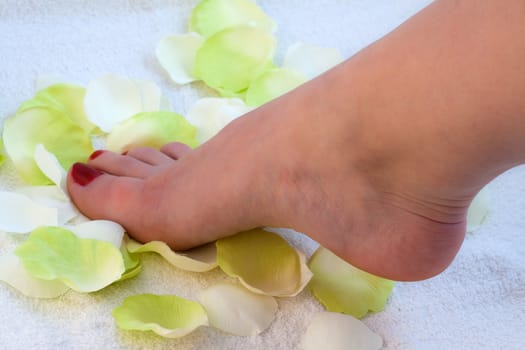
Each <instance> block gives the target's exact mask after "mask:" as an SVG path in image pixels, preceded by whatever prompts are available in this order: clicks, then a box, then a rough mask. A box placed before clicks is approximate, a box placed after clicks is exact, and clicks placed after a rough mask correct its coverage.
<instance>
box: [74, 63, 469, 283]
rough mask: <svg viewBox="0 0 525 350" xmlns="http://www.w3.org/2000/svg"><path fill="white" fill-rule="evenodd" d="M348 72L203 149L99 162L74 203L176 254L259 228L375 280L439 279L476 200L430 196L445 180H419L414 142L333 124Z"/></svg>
mask: <svg viewBox="0 0 525 350" xmlns="http://www.w3.org/2000/svg"><path fill="white" fill-rule="evenodd" d="M341 69H346V68H345V67H344V66H342V67H340V68H337V69H336V71H335V72H333V73H330V74H328V75H327V76H324V77H322V78H321V79H320V81H316V82H313V83H310V84H307V85H306V86H305V87H303V88H301V89H299V90H297V91H295V92H293V93H292V94H291V95H289V96H287V97H286V98H283V99H279V100H276V101H275V102H273V103H271V104H268V105H266V106H264V107H262V108H260V109H258V110H256V111H254V112H252V113H251V114H249V115H247V116H245V117H242V118H240V119H238V120H236V121H235V122H233V123H231V124H230V125H229V126H227V127H226V128H225V129H224V130H223V131H222V132H220V133H219V135H217V136H216V137H215V138H214V139H212V140H210V141H209V142H208V143H206V144H204V145H202V146H201V147H199V148H197V149H196V150H190V149H188V148H187V147H185V146H183V145H181V144H177V143H175V144H169V145H166V146H165V147H164V148H162V149H161V150H160V151H156V150H153V149H146V148H139V149H132V150H130V151H129V153H127V154H126V155H120V154H115V153H112V152H96V153H95V154H94V155H93V156H92V157H91V159H90V160H89V161H88V162H87V165H88V166H86V165H83V164H77V165H75V166H74V167H73V168H72V171H71V173H70V176H69V178H68V188H69V191H70V193H71V196H72V198H73V200H74V201H75V203H76V204H77V206H78V207H79V208H80V209H81V211H82V212H83V213H85V214H86V215H87V216H89V217H92V218H98V219H102V218H105V219H111V220H114V221H117V222H119V223H121V224H122V225H123V226H125V227H126V229H127V230H128V231H129V233H130V234H131V235H132V236H133V237H134V238H136V239H138V240H140V241H150V240H163V241H166V242H167V243H168V244H169V245H170V246H171V247H172V248H174V249H186V248H190V247H193V246H196V245H199V244H202V243H206V242H209V241H213V240H215V239H218V238H220V237H224V236H227V235H231V234H234V233H236V232H239V231H243V230H248V229H251V228H254V227H259V226H276V227H290V228H294V229H296V230H298V231H301V232H304V233H306V234H308V235H309V236H310V237H312V238H313V239H315V240H317V241H318V242H320V243H321V244H322V245H324V246H325V247H327V248H329V249H331V250H333V251H334V252H335V253H336V254H338V255H340V256H342V257H343V258H345V259H347V260H348V261H350V262H352V263H353V264H355V265H356V266H358V267H361V268H363V269H365V270H368V271H370V272H372V273H375V274H378V275H382V276H386V277H390V278H394V279H420V278H425V277H429V276H431V275H434V274H436V273H438V272H440V271H441V270H442V269H444V268H445V267H446V266H447V265H448V264H449V263H450V261H451V260H452V258H453V256H454V255H455V253H456V251H457V250H458V248H459V246H460V244H461V241H462V238H463V232H464V225H465V213H466V209H467V206H468V204H469V201H470V197H465V198H462V199H461V200H457V199H456V198H452V199H450V198H448V197H447V196H446V195H445V194H442V193H441V192H442V189H441V188H439V187H435V188H434V189H435V191H432V188H431V189H430V191H427V190H428V187H426V186H428V185H430V186H434V183H435V182H436V181H437V182H438V183H439V180H435V179H433V178H432V177H433V176H434V175H438V176H441V175H442V174H437V173H433V172H432V171H429V172H428V174H422V173H419V172H418V169H419V168H421V167H425V168H428V170H430V168H433V166H432V165H431V164H430V165H429V164H419V163H418V162H419V161H420V160H421V159H410V155H408V154H403V153H402V152H403V149H404V148H405V143H406V142H412V141H411V140H409V139H406V140H403V142H402V143H403V145H396V144H391V145H390V146H389V147H386V149H383V148H379V149H374V147H372V145H375V144H376V143H377V142H385V143H391V142H398V143H399V142H400V141H399V139H397V138H398V137H400V136H399V135H396V136H395V137H396V138H393V137H392V135H387V134H386V133H385V132H384V131H379V130H377V129H378V126H377V125H376V126H361V125H360V124H362V120H360V118H358V117H357V116H356V115H355V114H354V113H352V112H348V111H346V110H345V111H340V112H341V113H344V115H346V116H348V117H345V118H340V119H342V120H339V119H338V118H334V120H333V121H332V122H328V121H324V120H323V119H324V118H326V117H327V114H329V113H336V112H337V108H339V107H337V108H335V111H334V107H335V106H330V105H326V104H325V103H322V101H321V99H322V95H323V94H324V93H326V92H324V93H323V92H322V90H323V89H324V88H325V87H326V84H331V82H332V81H333V77H331V76H330V75H331V74H335V75H337V74H340V73H341V72H337V70H341ZM333 101H335V99H334V100H333ZM340 101H343V102H344V103H345V105H347V104H348V103H349V100H348V97H347V96H342V97H341V99H340ZM323 109H325V110H323ZM354 115H355V116H354ZM343 124H344V125H345V129H346V130H347V132H343V133H341V132H340V131H339V130H340V128H341V127H342V125H343ZM364 127H366V128H370V130H366V129H363V128H364ZM358 134H361V135H366V134H369V135H371V138H368V137H364V138H363V137H356V136H357V135H358ZM375 137H381V138H382V140H383V141H379V140H376V139H375ZM400 160H402V161H403V162H404V163H403V167H401V166H400ZM433 161H434V160H431V159H428V161H427V163H432V162H433ZM405 166H406V168H405ZM433 174H434V175H433ZM421 175H425V176H427V177H430V178H427V179H423V178H419V177H420V176H421ZM414 178H416V179H417V180H414ZM418 178H419V179H418ZM433 182H434V183H433ZM422 190H423V191H422ZM432 193H438V194H439V196H437V197H432ZM474 194H475V192H473V193H472V195H474Z"/></svg>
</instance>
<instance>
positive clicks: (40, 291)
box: [0, 254, 69, 298]
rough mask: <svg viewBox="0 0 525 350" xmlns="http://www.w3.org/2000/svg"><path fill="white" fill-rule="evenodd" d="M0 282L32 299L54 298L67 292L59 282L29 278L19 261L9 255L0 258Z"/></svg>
mask: <svg viewBox="0 0 525 350" xmlns="http://www.w3.org/2000/svg"><path fill="white" fill-rule="evenodd" d="M0 281H4V282H6V283H7V284H9V285H11V286H12V287H13V288H15V289H17V290H18V291H20V292H21V293H22V294H24V295H26V296H28V297H32V298H56V297H59V296H61V295H62V294H64V293H65V292H67V291H68V290H69V287H68V286H66V285H65V284H64V283H62V282H61V281H58V280H53V281H46V280H42V279H38V278H35V277H33V276H31V275H30V274H29V273H27V271H26V269H25V268H24V265H23V264H22V263H21V261H20V259H19V258H18V257H17V256H16V255H11V254H9V255H4V256H2V257H0Z"/></svg>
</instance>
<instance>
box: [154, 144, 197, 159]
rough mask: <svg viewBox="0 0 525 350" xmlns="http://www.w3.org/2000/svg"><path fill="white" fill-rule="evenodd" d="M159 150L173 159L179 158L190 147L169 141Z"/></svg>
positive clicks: (189, 149) (188, 150) (187, 151)
mask: <svg viewBox="0 0 525 350" xmlns="http://www.w3.org/2000/svg"><path fill="white" fill-rule="evenodd" d="M160 151H161V152H162V153H164V154H166V155H167V156H169V157H171V158H173V159H179V158H181V157H183V156H184V155H186V154H187V153H189V152H190V151H191V148H190V147H189V146H188V145H185V144H184V143H180V142H171V143H168V144H165V145H164V146H162V147H161V149H160Z"/></svg>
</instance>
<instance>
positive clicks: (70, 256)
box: [15, 227, 124, 292]
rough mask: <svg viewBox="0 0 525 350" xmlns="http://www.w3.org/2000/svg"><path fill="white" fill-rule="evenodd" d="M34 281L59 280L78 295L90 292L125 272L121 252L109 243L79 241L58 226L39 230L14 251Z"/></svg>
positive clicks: (79, 239) (87, 240)
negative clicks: (36, 279)
mask: <svg viewBox="0 0 525 350" xmlns="http://www.w3.org/2000/svg"><path fill="white" fill-rule="evenodd" d="M15 252H16V255H18V257H19V258H20V259H21V260H22V263H23V264H24V267H25V268H26V270H27V271H28V273H29V274H31V275H32V276H33V277H35V278H40V279H45V280H55V279H58V280H60V281H62V282H64V284H66V285H67V286H69V287H70V288H71V289H74V290H76V291H79V292H93V291H97V290H100V289H102V288H104V287H105V286H107V285H109V284H111V283H113V282H114V281H116V280H118V279H119V278H120V276H121V275H122V273H123V272H124V262H123V260H122V255H121V254H120V251H119V250H118V249H117V248H115V246H113V244H111V243H108V242H102V241H97V240H93V239H82V238H78V237H77V236H75V235H74V234H73V233H72V232H70V231H68V230H66V229H63V228H60V227H41V228H38V229H36V230H34V231H33V232H31V235H30V236H29V238H28V239H27V240H26V241H25V242H24V243H22V244H21V245H20V246H19V247H18V248H17V249H16V251H15Z"/></svg>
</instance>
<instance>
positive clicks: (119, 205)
mask: <svg viewBox="0 0 525 350" xmlns="http://www.w3.org/2000/svg"><path fill="white" fill-rule="evenodd" d="M67 188H68V191H69V194H70V196H71V199H72V200H73V202H74V203H75V205H76V206H77V207H78V209H79V210H80V211H81V212H82V213H83V214H84V215H86V216H87V217H89V218H92V219H106V220H112V221H116V222H118V223H120V224H122V225H123V226H125V227H126V226H128V225H130V226H133V223H132V221H133V220H140V208H139V206H138V205H137V203H141V200H140V198H141V196H142V188H143V181H142V180H141V179H138V178H132V177H121V176H114V175H111V174H107V173H104V172H101V171H100V170H97V169H95V168H93V167H91V166H89V165H86V164H83V163H76V164H74V165H73V167H72V168H71V170H70V171H69V174H68V178H67Z"/></svg>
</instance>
